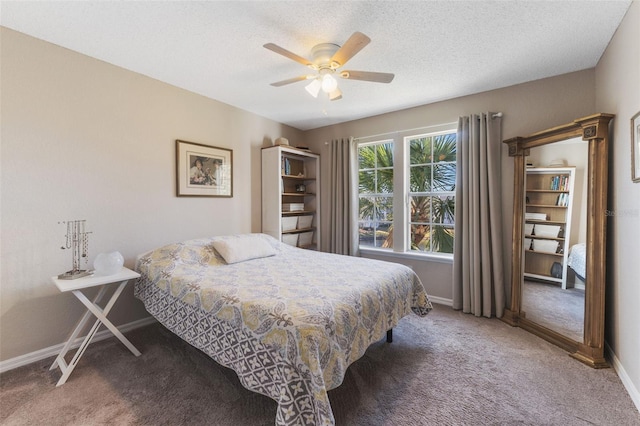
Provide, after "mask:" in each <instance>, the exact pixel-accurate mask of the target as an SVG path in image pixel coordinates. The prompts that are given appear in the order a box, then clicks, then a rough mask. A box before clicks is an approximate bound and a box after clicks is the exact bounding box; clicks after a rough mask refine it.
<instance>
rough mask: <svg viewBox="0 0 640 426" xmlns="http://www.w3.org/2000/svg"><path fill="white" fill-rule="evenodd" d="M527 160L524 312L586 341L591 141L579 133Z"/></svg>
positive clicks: (533, 151)
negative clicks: (581, 136)
mask: <svg viewBox="0 0 640 426" xmlns="http://www.w3.org/2000/svg"><path fill="white" fill-rule="evenodd" d="M526 163H527V168H526V174H525V175H526V176H525V188H526V189H525V200H524V201H525V209H524V212H525V213H524V215H525V217H524V240H523V241H524V256H523V262H524V265H523V270H524V277H523V284H522V285H523V287H522V305H521V310H522V312H523V314H524V315H526V318H527V319H529V320H531V321H533V322H535V323H537V324H539V325H542V326H544V327H547V328H549V329H551V330H553V331H556V332H558V333H561V334H563V335H565V336H567V337H569V338H571V339H573V340H575V341H577V342H582V341H583V336H584V312H585V282H586V278H587V277H586V241H587V235H586V233H587V207H586V206H587V183H588V182H587V176H588V171H587V167H588V143H587V142H586V141H583V140H582V138H580V137H579V138H574V139H568V140H564V141H560V142H555V143H552V144H548V145H543V146H539V147H535V148H531V149H530V151H529V156H528V157H527V158H526Z"/></svg>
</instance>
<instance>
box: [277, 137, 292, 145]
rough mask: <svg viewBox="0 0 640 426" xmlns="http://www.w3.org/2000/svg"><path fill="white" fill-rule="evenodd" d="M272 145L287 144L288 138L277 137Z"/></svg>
mask: <svg viewBox="0 0 640 426" xmlns="http://www.w3.org/2000/svg"><path fill="white" fill-rule="evenodd" d="M274 145H279V146H282V145H284V146H289V139H287V138H278V139H276V141H275V143H274Z"/></svg>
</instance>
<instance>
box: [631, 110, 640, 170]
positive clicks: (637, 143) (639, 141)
mask: <svg viewBox="0 0 640 426" xmlns="http://www.w3.org/2000/svg"><path fill="white" fill-rule="evenodd" d="M631 179H632V180H633V181H634V182H640V112H638V113H637V114H636V115H634V116H633V118H632V119H631Z"/></svg>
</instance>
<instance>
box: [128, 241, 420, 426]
mask: <svg viewBox="0 0 640 426" xmlns="http://www.w3.org/2000/svg"><path fill="white" fill-rule="evenodd" d="M253 236H254V237H255V238H261V239H264V240H266V241H267V242H268V243H269V244H270V245H271V246H272V247H273V248H274V249H275V251H276V255H275V256H269V257H263V258H258V259H253V260H248V261H244V262H239V263H234V264H227V263H226V262H225V261H224V259H223V258H222V257H221V256H220V254H219V253H218V252H217V251H216V250H215V249H214V248H213V242H214V241H216V240H220V239H224V238H228V237H214V238H207V239H197V240H191V241H186V242H183V243H177V244H170V245H167V246H164V247H161V248H159V249H157V250H154V251H152V252H149V253H146V254H144V255H142V256H140V257H139V259H138V261H137V264H136V270H137V271H138V272H139V273H140V274H141V277H140V279H139V280H138V281H137V283H136V285H135V295H136V297H138V298H139V299H140V300H142V301H143V303H144V305H145V307H146V309H147V310H148V311H149V312H150V313H151V314H152V315H153V316H154V317H156V318H157V319H158V320H159V321H160V322H161V323H162V324H163V325H164V326H165V327H167V328H168V329H170V330H171V331H172V332H174V333H175V334H177V335H178V336H180V337H181V338H183V339H184V340H185V341H187V342H188V343H190V344H191V345H193V346H195V347H196V348H198V349H200V350H202V351H204V352H205V353H207V354H208V355H209V356H210V357H211V358H213V359H214V360H216V361H217V362H219V363H220V364H222V365H224V366H226V367H229V368H231V369H233V370H234V371H235V372H236V373H237V375H238V377H239V379H240V381H241V383H242V384H243V385H244V386H245V387H246V388H248V389H250V390H252V391H255V392H258V393H261V394H264V395H266V396H268V397H270V398H272V399H274V400H275V401H276V402H277V403H278V410H277V414H276V420H275V423H276V424H277V425H298V424H300V425H303V424H311V425H332V424H334V418H333V413H332V411H331V407H330V405H329V399H328V397H327V391H328V390H330V389H333V388H335V387H337V386H339V385H340V384H341V383H342V380H343V378H344V375H345V372H346V369H347V367H348V366H349V365H350V364H351V363H353V362H354V361H356V360H357V359H358V358H360V357H361V356H362V355H363V354H364V352H365V351H366V349H367V347H368V346H369V345H370V344H371V343H373V342H375V341H377V340H379V339H381V338H382V337H383V336H384V335H385V333H386V331H387V330H389V329H390V328H392V327H394V326H395V325H396V324H397V323H398V321H399V320H400V319H401V318H402V317H403V316H405V315H407V314H409V313H411V312H414V313H416V314H418V315H421V316H424V315H426V314H427V313H428V312H429V311H430V310H431V303H430V302H429V299H428V297H427V294H426V293H425V291H424V287H423V286H422V283H421V282H420V280H419V278H418V277H417V276H416V275H415V274H414V273H413V271H412V270H411V269H410V268H408V267H405V266H403V265H399V264H395V263H388V262H382V261H375V260H371V259H364V258H357V257H349V256H341V255H335V254H328V253H321V252H316V251H311V250H303V249H298V248H295V247H290V246H288V245H286V244H283V243H281V242H279V241H278V240H276V239H274V238H272V237H270V236H268V235H263V234H253Z"/></svg>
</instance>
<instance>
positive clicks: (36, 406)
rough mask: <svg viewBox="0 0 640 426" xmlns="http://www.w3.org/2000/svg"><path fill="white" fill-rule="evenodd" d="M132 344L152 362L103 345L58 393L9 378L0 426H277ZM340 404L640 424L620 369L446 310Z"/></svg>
mask: <svg viewBox="0 0 640 426" xmlns="http://www.w3.org/2000/svg"><path fill="white" fill-rule="evenodd" d="M127 336H128V337H129V338H130V340H131V341H132V343H133V344H134V345H136V346H137V347H138V349H140V350H141V351H142V356H140V357H138V358H136V357H134V356H132V355H131V353H130V352H128V351H127V349H125V348H124V347H123V346H122V345H121V344H120V342H118V341H117V340H115V339H113V338H112V339H109V340H105V341H102V342H98V343H96V344H94V345H91V346H90V347H89V349H88V350H87V352H86V354H85V356H84V358H83V359H82V360H81V361H80V363H79V364H78V367H77V368H76V370H75V371H74V373H73V374H72V375H71V377H70V379H69V381H68V382H67V383H66V384H65V385H63V386H61V387H59V388H56V387H55V383H56V381H57V380H58V377H59V374H60V373H59V372H58V371H51V372H50V371H48V367H49V364H50V363H51V362H52V361H53V360H52V359H51V360H47V361H42V362H38V363H35V364H32V365H29V366H26V367H22V368H19V369H16V370H12V371H9V372H7V373H5V374H3V375H2V376H0V424H2V425H82V426H85V425H221V426H226V425H229V426H231V425H233V426H235V425H247V426H249V425H273V424H274V416H275V408H276V404H275V402H273V401H272V400H270V399H268V398H267V397H264V396H261V395H258V394H255V393H253V392H250V391H248V390H246V389H244V388H243V387H242V386H241V385H240V383H239V381H238V380H237V378H236V376H235V374H234V373H233V372H232V371H231V370H228V369H226V368H223V367H220V366H219V365H218V364H216V363H215V362H213V361H212V360H211V359H210V358H208V357H207V356H206V355H204V354H202V353H201V352H199V351H197V350H195V349H193V348H192V347H190V346H189V345H187V344H186V343H184V342H182V341H181V340H180V339H178V338H177V337H175V336H174V335H173V334H171V333H170V332H168V331H167V330H166V329H164V328H163V327H162V326H160V325H158V324H154V325H151V326H148V327H145V328H143V329H138V330H135V331H133V332H130V333H128V334H127ZM329 396H330V399H331V404H332V407H333V411H334V414H335V417H336V422H337V425H403V426H405V425H406V426H411V425H616V426H619V425H640V413H638V411H637V409H636V408H635V406H634V405H633V403H632V401H631V398H630V397H629V395H628V394H627V393H626V391H625V389H624V387H623V385H622V384H621V382H620V379H619V378H618V377H617V375H616V373H615V372H614V371H613V369H611V368H609V369H603V370H593V369H591V368H589V367H586V366H584V365H582V364H580V363H579V362H577V361H576V360H574V359H572V358H570V357H569V356H568V355H567V354H566V353H565V352H563V351H562V350H560V349H559V348H557V347H555V346H553V345H551V344H549V343H547V342H545V341H543V340H541V339H539V338H537V337H535V336H533V335H531V334H529V333H527V332H525V331H523V330H520V329H517V328H512V327H509V326H508V325H506V324H505V323H503V322H501V321H499V320H496V319H491V320H489V319H486V318H475V317H473V316H470V315H465V314H462V313H460V312H456V311H452V310H451V309H450V308H448V307H444V306H436V308H435V310H434V311H433V312H432V313H430V314H429V315H428V316H427V317H426V318H418V317H416V316H410V317H406V318H405V319H403V320H402V321H401V323H400V324H399V326H398V327H397V328H396V329H395V330H394V342H393V343H392V344H387V343H385V342H384V340H382V341H380V342H378V343H375V344H374V345H372V346H371V347H370V348H369V350H368V351H367V353H366V354H365V356H364V357H363V358H361V359H360V360H358V361H357V362H356V363H354V364H353V365H352V366H351V367H350V368H349V370H348V372H347V374H346V377H345V380H344V383H343V384H342V385H341V386H340V387H338V388H337V389H335V390H333V391H330V392H329Z"/></svg>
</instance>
